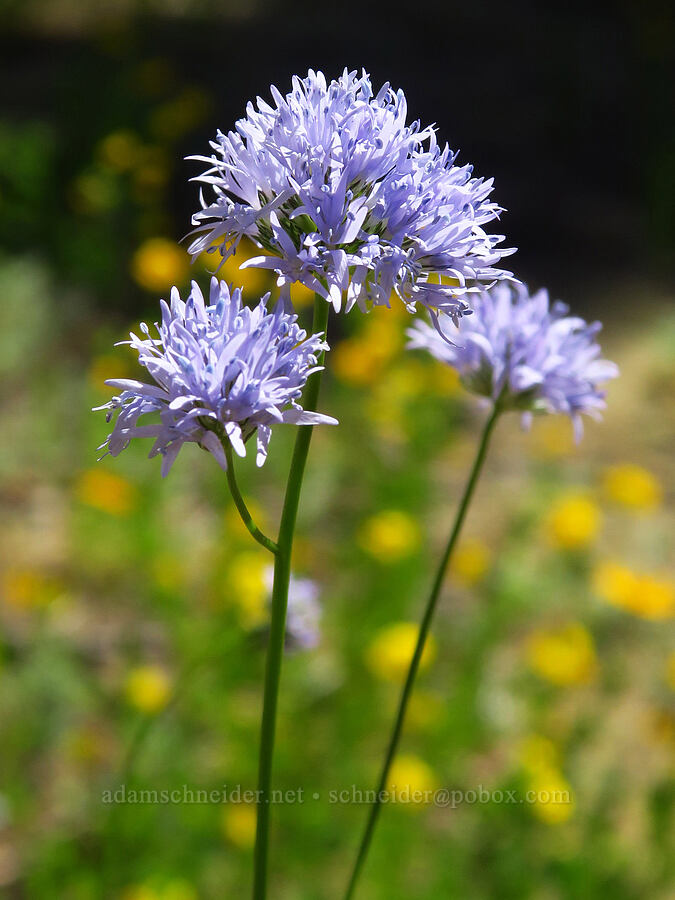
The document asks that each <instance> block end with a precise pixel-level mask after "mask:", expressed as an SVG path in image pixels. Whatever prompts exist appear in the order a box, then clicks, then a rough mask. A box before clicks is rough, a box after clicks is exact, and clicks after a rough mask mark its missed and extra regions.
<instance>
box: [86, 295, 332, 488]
mask: <svg viewBox="0 0 675 900" xmlns="http://www.w3.org/2000/svg"><path fill="white" fill-rule="evenodd" d="M268 299H269V294H266V295H265V296H264V297H263V298H262V299H261V301H260V303H259V304H258V305H257V306H256V307H255V308H252V309H251V308H248V307H246V306H244V305H243V304H242V295H241V290H240V289H239V288H237V289H235V290H233V291H230V289H229V288H228V286H227V284H226V283H225V282H224V281H218V279H217V278H213V279H212V280H211V292H210V303H209V305H208V306H207V305H206V302H205V300H204V297H203V295H202V292H201V290H200V289H199V286H198V285H197V284H196V283H195V282H193V283H192V290H191V292H190V295H189V297H188V298H187V300H186V301H185V302H184V301H183V300H181V298H180V294H179V293H178V290H177V289H176V288H173V290H172V291H171V305H170V306H169V305H167V304H166V303H165V302H164V300H162V301H161V310H162V321H161V322H160V323H157V324H156V325H155V328H156V329H157V335H158V336H157V337H152V336H151V333H150V329H149V328H148V326H147V325H145V324H142V325H141V331H142V333H143V335H144V337H143V338H139V337H137V336H136V335H135V334H133V333H132V334H131V340H129V341H123V342H122V343H128V344H130V346H131V347H133V349H134V350H136V352H137V353H138V361H139V363H140V364H141V365H142V366H144V367H145V368H146V369H147V370H148V373H149V374H150V375H151V376H152V379H153V381H154V384H146V383H143V382H140V381H132V380H130V379H111V380H110V381H107V382H106V383H107V384H109V385H110V386H111V387H113V388H116V389H118V390H119V391H121V393H120V394H119V396H117V397H114V398H113V399H112V400H111V401H110V402H109V403H106V404H105V405H104V406H101V407H98V409H107V410H108V414H107V420H108V421H110V420H111V419H112V418H113V416H114V415H115V414H117V418H116V420H115V425H114V428H113V431H112V433H111V434H110V435H109V436H108V438H107V439H106V441H105V442H104V444H103V445H102V447H101V448H99V449H103V448H105V449H106V450H107V452H108V453H110V454H111V455H112V456H117V455H118V454H119V453H120V452H121V451H122V450H124V448H125V447H127V446H128V445H129V442H130V440H131V439H132V438H135V437H151V438H154V439H155V442H154V444H153V446H152V449H151V450H150V454H149V455H150V457H153V456H156V455H157V454H160V455H161V456H162V475H163V476H164V475H167V474H168V472H169V469H170V468H171V466H172V464H173V462H174V460H175V459H176V456H177V455H178V452H179V451H180V449H181V447H182V446H183V444H184V443H186V442H189V441H192V442H194V443H197V444H199V445H200V446H201V447H203V448H204V449H205V450H209V451H210V452H211V453H212V454H213V455H214V456H215V458H216V460H217V461H218V463H219V464H220V466H221V467H222V468H223V469H226V468H227V461H226V457H225V452H224V448H223V443H224V442H227V441H229V443H230V444H231V446H232V448H233V449H234V451H235V453H237V454H238V455H239V456H245V455H246V446H245V444H246V441H247V440H248V439H249V438H250V437H252V436H253V434H255V435H256V443H257V455H256V462H257V464H258V465H259V466H261V465H262V464H263V463H264V462H265V458H266V456H267V447H268V444H269V440H270V436H271V428H272V425H274V424H275V423H277V422H290V423H294V424H296V425H318V424H321V423H328V424H333V425H334V424H337V422H336V420H335V419H333V418H331V417H329V416H324V415H321V414H319V413H315V412H306V411H304V410H303V409H302V407H301V406H300V405H299V404H298V399H299V397H300V395H301V393H302V389H303V387H304V385H305V382H306V381H307V378H308V377H309V376H310V375H311V374H312V373H313V372H316V371H318V370H319V369H320V368H321V367H320V366H319V365H318V358H319V355H320V354H321V352H322V351H324V350H326V349H328V348H327V345H326V344H325V343H324V341H323V339H322V335H320V334H315V335H312V336H311V337H308V336H307V333H306V332H305V331H303V330H302V328H300V326H299V325H298V323H297V316H296V315H295V314H294V313H293V312H292V309H291V307H290V303H289V301H288V298H287V297H286V296H282V297H281V299H280V300H279V301H278V303H277V304H276V306H275V308H274V310H273V311H272V312H269V311H268V309H267V301H268ZM153 413H154V414H156V416H155V418H156V419H157V418H158V419H159V421H156V422H154V423H152V424H144V425H139V424H138V420H139V419H140V418H141V417H142V416H145V415H148V414H153Z"/></svg>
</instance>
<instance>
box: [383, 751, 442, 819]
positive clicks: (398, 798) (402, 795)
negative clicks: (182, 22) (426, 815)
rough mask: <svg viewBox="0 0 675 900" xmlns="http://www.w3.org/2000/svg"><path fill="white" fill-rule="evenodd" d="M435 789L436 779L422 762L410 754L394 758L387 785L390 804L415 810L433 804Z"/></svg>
mask: <svg viewBox="0 0 675 900" xmlns="http://www.w3.org/2000/svg"><path fill="white" fill-rule="evenodd" d="M436 787H437V781H436V777H435V776H434V773H433V771H432V770H431V768H430V767H429V766H428V765H427V764H426V763H425V762H424V760H422V759H420V758H419V757H418V756H413V755H412V754H402V755H401V756H397V757H396V759H395V760H394V762H393V764H392V767H391V769H390V771H389V782H388V785H387V790H388V791H389V792H390V794H389V800H390V801H391V802H396V803H399V804H401V805H402V806H403V807H406V808H411V809H415V808H416V807H419V806H423V805H425V804H428V803H432V802H433V799H434V798H433V794H434V791H435V790H436Z"/></svg>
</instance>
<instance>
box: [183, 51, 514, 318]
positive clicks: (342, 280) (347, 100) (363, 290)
mask: <svg viewBox="0 0 675 900" xmlns="http://www.w3.org/2000/svg"><path fill="white" fill-rule="evenodd" d="M292 84H293V89H292V91H291V92H290V93H289V94H287V95H286V96H285V97H284V96H282V94H281V93H280V92H279V91H278V90H277V89H276V88H275V87H271V89H270V90H271V94H272V101H273V102H272V105H270V104H269V103H267V102H266V101H265V100H262V99H261V98H260V97H259V98H258V99H257V101H256V106H254V105H253V104H252V103H249V104H248V106H247V109H246V117H245V118H244V119H240V120H239V121H238V122H237V123H236V126H235V129H236V130H235V131H233V132H232V131H231V132H229V133H228V134H223V133H222V132H218V135H217V137H216V140H215V141H212V142H211V148H212V151H213V152H212V154H211V155H210V156H195V157H192V159H196V160H199V161H201V162H205V163H206V164H207V165H208V169H207V170H206V171H205V172H204V173H203V174H202V175H201V176H199V177H198V178H196V179H195V180H196V181H199V182H201V183H202V184H204V185H206V186H207V189H208V191H209V192H210V194H209V197H208V199H206V198H205V197H204V193H203V192H202V195H201V202H202V209H201V210H200V211H199V212H197V213H196V214H195V215H194V216H193V224H194V225H195V226H196V228H195V230H194V232H193V234H194V235H197V237H195V239H194V241H193V242H192V244H191V246H190V252H191V253H192V254H193V255H195V256H196V255H197V254H199V253H201V252H202V251H203V250H215V249H216V248H219V249H220V253H221V254H222V255H223V257H227V256H229V255H230V254H231V253H233V252H235V250H236V247H237V244H238V242H239V241H240V240H241V238H242V236H244V235H248V236H249V237H250V238H252V239H253V241H254V242H255V243H256V244H257V245H258V246H260V247H261V248H262V249H263V250H264V251H265V252H264V254H263V255H261V256H259V257H256V258H254V259H252V260H249V261H248V262H247V265H256V266H263V267H266V268H271V269H274V270H275V271H276V272H277V273H278V274H279V280H280V283H281V284H283V283H287V282H295V281H299V282H301V283H303V284H304V285H305V286H307V287H308V288H311V289H312V290H314V291H316V292H317V293H319V294H320V295H321V296H323V297H325V298H326V299H327V300H329V301H330V302H332V303H333V305H334V307H335V309H336V310H339V309H340V308H341V307H342V305H343V302H344V305H345V309H346V310H347V311H348V310H349V309H351V307H352V306H353V305H354V304H355V303H358V305H359V306H360V307H361V309H363V310H366V309H367V308H369V307H370V306H371V305H380V306H381V305H385V306H388V305H389V301H390V296H391V294H392V292H395V293H396V294H397V295H398V296H399V297H400V298H401V300H402V301H403V302H404V303H405V304H406V305H407V306H408V308H409V309H410V310H411V311H414V309H415V304H416V303H417V302H418V301H419V302H420V303H422V304H423V305H424V306H427V307H429V308H430V309H432V310H443V311H444V312H446V313H448V314H450V315H451V316H453V317H458V316H460V315H462V314H463V313H464V312H466V310H467V309H468V304H467V302H466V299H464V297H465V295H467V293H468V292H469V291H470V290H472V289H473V290H475V289H476V285H480V284H483V283H485V282H493V281H494V280H496V279H499V278H502V277H506V276H508V275H509V274H510V273H508V272H504V271H502V270H500V269H497V268H495V265H496V264H497V263H498V261H499V260H500V259H501V257H502V256H504V255H506V254H507V253H510V252H513V251H510V250H503V249H498V248H497V245H498V244H499V243H500V242H501V241H502V240H503V238H502V237H501V236H500V235H489V234H487V233H486V232H485V231H484V226H485V225H486V224H487V223H488V222H490V221H492V220H493V219H495V218H497V217H498V215H499V213H500V212H501V209H500V207H499V206H497V204H496V203H493V202H491V201H490V200H489V199H488V198H489V195H490V193H491V192H492V180H488V181H484V180H483V179H482V178H472V167H471V166H468V165H466V166H456V165H455V159H456V154H455V153H452V152H451V151H450V149H449V148H448V147H447V145H446V146H445V147H440V146H439V145H438V143H437V141H436V134H435V129H434V128H433V127H432V126H429V127H426V128H421V127H420V124H419V122H413V123H412V124H407V123H406V119H407V102H406V98H405V94H404V93H403V91H401V90H398V91H394V90H393V89H392V88H391V87H390V86H389V84H385V85H383V86H382V88H381V89H380V90H379V92H378V93H377V94H375V93H374V91H373V87H372V85H371V82H370V77H369V76H368V75H367V74H366V73H365V72H363V74H362V75H361V76H357V74H356V72H348V71H347V70H346V69H345V71H344V72H343V74H342V76H341V77H340V78H338V79H336V80H333V81H331V82H330V83H327V81H326V78H325V76H324V75H323V73H322V72H314V71H312V70H311V69H310V71H309V73H308V74H307V77H306V78H302V79H301V78H298V77H294V78H293V83H292Z"/></svg>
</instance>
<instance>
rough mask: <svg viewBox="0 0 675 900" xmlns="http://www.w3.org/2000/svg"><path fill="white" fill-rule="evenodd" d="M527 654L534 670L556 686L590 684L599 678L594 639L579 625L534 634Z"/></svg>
mask: <svg viewBox="0 0 675 900" xmlns="http://www.w3.org/2000/svg"><path fill="white" fill-rule="evenodd" d="M527 653H528V661H529V664H530V667H531V669H532V670H533V671H534V672H536V674H537V675H539V676H540V678H544V679H546V680H547V681H550V682H552V683H553V684H558V685H572V684H587V683H588V682H590V681H592V680H593V678H594V676H595V674H596V670H597V660H596V656H595V647H594V644H593V638H592V637H591V635H590V634H589V632H588V631H587V630H586V629H585V628H584V626H583V625H581V624H580V623H578V622H570V623H569V624H568V625H564V626H563V627H562V628H558V629H554V630H551V631H536V632H534V634H532V635H531V636H530V639H529V641H528V645H527Z"/></svg>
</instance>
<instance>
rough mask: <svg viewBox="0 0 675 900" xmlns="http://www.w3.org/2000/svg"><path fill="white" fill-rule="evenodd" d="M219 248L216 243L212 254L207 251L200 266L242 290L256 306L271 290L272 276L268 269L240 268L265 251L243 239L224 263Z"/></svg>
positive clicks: (200, 258)
mask: <svg viewBox="0 0 675 900" xmlns="http://www.w3.org/2000/svg"><path fill="white" fill-rule="evenodd" d="M218 247H219V244H218V243H216V244H214V245H213V248H214V249H213V250H212V251H211V252H210V253H209V252H207V251H206V250H205V251H204V252H203V253H202V254H201V255H200V256H199V258H198V262H199V264H200V265H201V266H202V267H203V268H204V269H205V270H206V271H207V272H213V273H214V274H215V275H216V276H217V277H218V278H219V279H220V280H221V281H227V283H228V284H231V285H232V286H233V287H235V288H238V287H240V288H242V290H243V294H244V300H245V301H247V302H248V303H249V304H250V305H252V306H255V305H256V304H257V303H258V301H259V300H260V298H261V297H262V295H263V294H265V293H267V291H269V290H270V289H271V287H272V285H273V281H272V276H271V274H270V272H269V270H268V269H260V268H257V267H255V266H250V267H248V268H246V269H241V268H239V267H240V266H241V265H243V264H244V263H245V262H246V261H247V260H249V259H252V257H254V256H260V254H261V253H262V252H263V251H261V250H259V249H258V247H256V246H255V244H254V243H253V241H251V240H249V239H248V238H242V240H241V241H240V243H239V246H238V247H237V251H236V253H233V254H232V256H228V258H227V259H226V260H225V261H224V262H223V259H222V257H221V255H220V253H219V252H218V249H217V248H218Z"/></svg>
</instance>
